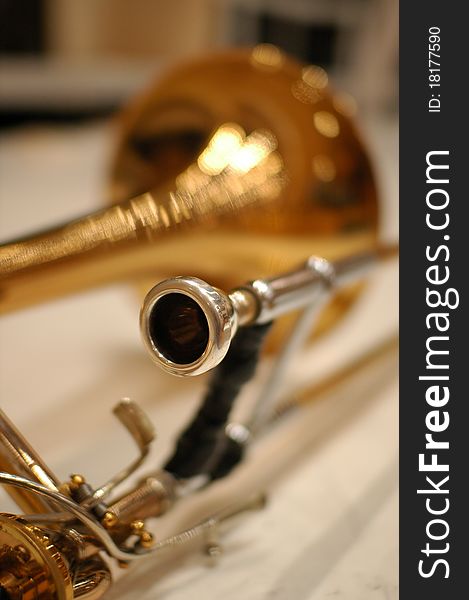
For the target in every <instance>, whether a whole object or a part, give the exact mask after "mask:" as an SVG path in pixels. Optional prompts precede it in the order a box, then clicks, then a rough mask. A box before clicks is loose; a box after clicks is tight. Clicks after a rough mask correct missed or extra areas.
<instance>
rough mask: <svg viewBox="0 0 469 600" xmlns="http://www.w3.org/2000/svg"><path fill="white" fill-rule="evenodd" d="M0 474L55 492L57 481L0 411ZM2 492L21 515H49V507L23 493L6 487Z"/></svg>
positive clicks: (51, 505)
mask: <svg viewBox="0 0 469 600" xmlns="http://www.w3.org/2000/svg"><path fill="white" fill-rule="evenodd" d="M0 471H5V472H6V473H10V474H12V475H19V476H20V477H25V478H27V479H30V480H32V481H36V482H38V483H41V484H42V485H44V486H45V487H47V488H48V489H50V490H53V491H58V489H59V486H60V481H59V479H58V478H57V477H56V476H55V475H54V474H53V473H52V471H50V469H49V468H48V467H47V465H45V464H44V462H43V461H42V459H41V457H40V456H39V455H38V454H37V453H36V451H35V450H34V449H33V448H32V446H31V445H30V444H29V443H28V442H27V441H26V440H25V438H24V437H23V435H22V434H21V433H20V432H19V431H18V430H17V429H16V427H15V426H14V425H13V423H12V422H11V421H10V420H9V419H8V417H7V416H6V415H5V413H4V412H3V411H2V410H1V409H0ZM5 489H6V491H7V492H8V494H9V495H10V496H11V497H12V498H13V500H14V502H16V504H17V505H18V506H19V507H20V508H21V510H22V511H23V512H25V513H43V512H50V511H51V510H54V509H53V504H52V503H51V502H50V501H48V500H47V499H45V498H43V497H42V496H39V495H38V494H34V493H31V492H28V491H27V490H23V489H19V488H14V487H12V486H7V487H6V488H5Z"/></svg>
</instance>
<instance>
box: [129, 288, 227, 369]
mask: <svg viewBox="0 0 469 600" xmlns="http://www.w3.org/2000/svg"><path fill="white" fill-rule="evenodd" d="M140 328H141V333H142V337H143V341H144V343H145V346H146V348H147V350H148V351H149V353H150V356H151V358H152V360H153V361H154V362H155V363H156V364H157V365H158V366H159V367H161V368H162V369H163V370H164V371H166V372H168V373H171V374H173V375H179V376H187V375H200V374H201V373H205V372H206V371H209V370H210V369H212V368H213V367H215V366H216V365H217V364H218V363H219V362H221V360H223V358H224V357H225V355H226V353H227V351H228V348H229V345H230V342H231V339H232V337H233V336H234V334H235V332H236V328H237V318H236V314H235V311H234V309H233V305H232V303H231V301H230V299H229V298H228V296H227V295H225V294H224V293H223V292H221V291H220V290H217V289H216V288H213V287H211V286H209V285H208V284H207V283H205V282H204V281H202V280H201V279H198V278H196V277H175V278H173V279H167V280H165V281H162V282H161V283H159V284H157V285H156V286H155V287H154V288H152V289H151V290H150V292H149V293H148V294H147V296H146V298H145V300H144V303H143V306H142V310H141V313H140Z"/></svg>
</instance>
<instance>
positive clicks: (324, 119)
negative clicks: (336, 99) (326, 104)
mask: <svg viewBox="0 0 469 600" xmlns="http://www.w3.org/2000/svg"><path fill="white" fill-rule="evenodd" d="M313 121H314V126H315V127H316V129H317V130H318V131H319V133H321V134H322V135H324V136H325V137H328V138H335V137H337V136H338V135H339V133H340V125H339V121H338V120H337V117H335V116H334V115H333V114H332V113H330V112H328V111H326V110H319V111H318V112H317V113H314V115H313Z"/></svg>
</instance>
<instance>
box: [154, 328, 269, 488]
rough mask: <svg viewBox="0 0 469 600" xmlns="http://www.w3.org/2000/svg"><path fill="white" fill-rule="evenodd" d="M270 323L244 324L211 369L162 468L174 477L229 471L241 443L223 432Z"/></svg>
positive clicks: (236, 460) (240, 451) (213, 476)
mask: <svg viewBox="0 0 469 600" xmlns="http://www.w3.org/2000/svg"><path fill="white" fill-rule="evenodd" d="M270 327H271V323H266V324H264V325H254V326H252V327H244V328H241V329H240V330H239V332H238V333H237V334H236V336H235V338H234V339H233V342H232V344H231V347H230V349H229V351H228V353H227V355H226V357H225V359H224V360H223V362H221V363H220V364H219V365H218V367H217V368H216V369H215V371H214V374H213V377H212V379H211V381H210V385H209V388H208V390H207V393H206V395H205V398H204V400H203V402H202V406H201V407H200V409H199V411H198V412H197V414H196V415H195V417H194V419H193V420H192V422H191V423H190V424H189V426H188V427H187V429H185V431H183V433H182V434H181V435H180V437H179V440H178V442H177V445H176V449H175V452H174V454H173V456H172V457H171V458H170V459H169V461H168V462H167V464H166V467H165V469H166V470H168V471H169V472H170V473H172V474H173V475H174V476H175V477H178V478H188V477H193V476H195V475H200V474H205V475H208V476H209V477H210V478H211V479H218V478H220V477H223V476H224V475H226V474H227V473H229V472H230V471H231V470H232V469H233V467H234V466H235V465H237V464H238V463H239V462H240V460H241V459H242V456H243V447H242V446H241V445H240V444H238V443H237V442H235V441H234V440H232V439H231V438H229V437H228V436H227V435H226V434H225V426H226V424H227V420H228V417H229V415H230V412H231V409H232V408H233V404H234V402H235V400H236V398H237V396H238V394H239V392H240V390H241V388H242V386H243V385H244V384H245V383H246V382H248V381H249V380H250V379H251V377H252V376H253V375H254V372H255V370H256V366H257V362H258V359H259V353H260V350H261V347H262V343H263V341H264V338H265V336H266V334H267V332H268V331H269V329H270Z"/></svg>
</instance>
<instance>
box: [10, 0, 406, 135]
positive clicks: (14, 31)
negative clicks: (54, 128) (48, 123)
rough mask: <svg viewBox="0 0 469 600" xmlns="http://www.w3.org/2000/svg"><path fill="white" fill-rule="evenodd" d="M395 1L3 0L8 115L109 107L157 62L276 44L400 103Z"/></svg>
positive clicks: (81, 112)
mask: <svg viewBox="0 0 469 600" xmlns="http://www.w3.org/2000/svg"><path fill="white" fill-rule="evenodd" d="M397 7H398V2H397V1H396V0H289V2H284V1H282V0H177V1H174V2H168V1H167V0H80V1H79V2H76V0H0V78H1V87H0V123H2V124H3V125H10V124H14V123H15V122H21V121H24V120H26V119H36V120H37V119H48V120H52V119H54V120H57V119H73V118H79V117H86V116H96V115H102V114H107V113H109V112H111V111H112V110H114V109H115V108H116V107H118V106H119V105H120V104H121V103H122V102H123V101H124V100H125V99H126V98H127V97H128V96H129V95H131V94H132V93H134V92H135V91H136V90H137V89H138V88H139V87H141V85H142V84H143V83H144V82H145V81H146V80H147V79H148V77H149V75H151V74H153V73H154V72H155V70H158V67H161V66H163V65H164V64H167V63H169V62H171V61H174V60H176V59H181V58H184V57H191V56H193V55H195V54H197V53H201V52H205V51H210V50H213V49H215V48H218V47H223V46H253V45H255V44H258V43H272V44H276V45H278V46H279V47H281V48H283V49H284V50H286V51H287V52H288V53H290V54H292V55H293V56H296V57H297V58H298V59H300V60H301V61H303V62H306V63H314V64H319V65H321V66H322V67H324V68H326V69H327V70H328V72H329V74H330V75H331V76H332V77H333V80H334V81H335V82H337V83H338V84H339V85H340V87H342V88H344V89H346V90H347V91H348V92H350V93H352V94H353V95H354V96H355V98H356V100H357V102H358V105H359V106H360V108H361V110H362V111H364V110H383V111H386V112H391V113H392V112H393V111H395V110H396V105H397V40H398V37H397V26H398V15H397V11H398V8H397Z"/></svg>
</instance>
